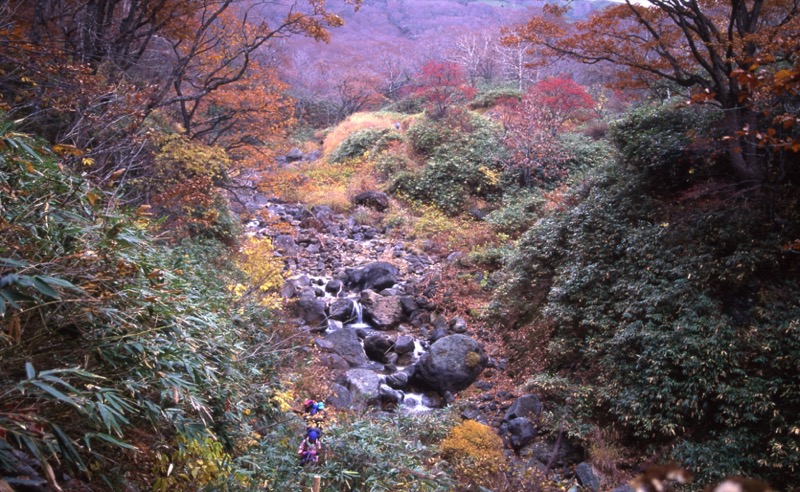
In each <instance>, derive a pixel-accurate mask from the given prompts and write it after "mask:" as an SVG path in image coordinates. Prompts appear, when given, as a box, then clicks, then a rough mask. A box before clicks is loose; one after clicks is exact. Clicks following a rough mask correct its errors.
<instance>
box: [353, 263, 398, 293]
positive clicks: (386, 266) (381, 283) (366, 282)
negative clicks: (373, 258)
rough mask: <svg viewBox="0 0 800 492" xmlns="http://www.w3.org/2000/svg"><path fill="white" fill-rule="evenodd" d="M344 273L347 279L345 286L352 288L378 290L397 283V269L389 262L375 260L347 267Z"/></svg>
mask: <svg viewBox="0 0 800 492" xmlns="http://www.w3.org/2000/svg"><path fill="white" fill-rule="evenodd" d="M346 273H347V281H346V282H345V285H346V286H347V288H349V289H353V290H364V289H371V290H374V291H377V292H379V291H381V290H383V289H388V288H389V287H391V286H393V285H394V284H396V283H397V275H398V274H399V270H398V269H397V267H396V266H394V265H392V264H390V263H386V262H384V261H377V262H375V263H370V264H368V265H365V266H363V267H361V268H352V269H347V270H346Z"/></svg>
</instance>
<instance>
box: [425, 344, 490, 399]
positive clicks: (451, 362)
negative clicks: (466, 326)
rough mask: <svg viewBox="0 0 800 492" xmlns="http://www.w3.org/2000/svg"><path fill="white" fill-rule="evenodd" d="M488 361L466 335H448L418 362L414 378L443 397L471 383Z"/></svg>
mask: <svg viewBox="0 0 800 492" xmlns="http://www.w3.org/2000/svg"><path fill="white" fill-rule="evenodd" d="M487 361H488V359H487V357H486V354H484V352H483V349H482V348H481V347H480V346H479V345H478V342H476V341H475V340H473V339H472V338H470V337H468V336H466V335H450V336H446V337H444V338H442V339H440V340H438V341H436V342H435V343H434V344H433V345H431V347H430V350H428V352H426V353H425V354H424V355H423V356H422V357H421V358H420V360H419V361H418V362H417V364H416V365H417V372H416V375H415V378H416V379H417V380H419V381H420V382H422V383H423V384H425V385H427V386H429V387H431V388H432V389H435V390H436V391H438V392H439V393H440V394H443V393H444V392H446V391H452V392H456V391H461V390H463V389H465V388H467V387H468V386H469V385H470V384H472V383H473V382H474V381H475V379H477V377H478V376H479V375H480V373H481V371H483V370H484V368H486V362H487Z"/></svg>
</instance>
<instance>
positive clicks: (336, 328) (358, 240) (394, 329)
mask: <svg viewBox="0 0 800 492" xmlns="http://www.w3.org/2000/svg"><path fill="white" fill-rule="evenodd" d="M388 202H389V200H388V198H387V197H385V195H382V194H381V193H378V192H370V193H369V194H367V195H364V196H361V198H360V202H358V201H357V203H356V204H357V205H358V206H361V207H372V208H374V209H376V210H378V211H382V210H384V209H385V207H386V206H388V205H387V204H388ZM256 206H257V207H258V208H262V209H263V211H264V212H263V213H262V214H261V215H262V217H263V216H264V214H266V219H265V220H253V221H250V222H249V223H248V224H247V228H248V233H249V234H252V235H256V236H263V237H270V238H271V239H272V241H273V245H274V247H275V249H276V254H278V255H280V256H281V257H282V258H283V259H284V261H285V264H286V268H287V270H288V271H290V272H292V277H291V278H290V279H289V280H288V281H287V282H286V283H285V285H284V286H283V288H282V290H281V295H282V296H283V297H284V298H285V299H287V300H288V301H290V304H291V305H292V306H293V308H292V310H291V311H290V312H291V313H292V315H293V316H295V319H294V320H293V323H294V324H295V325H296V326H297V329H298V330H300V331H303V332H307V333H308V334H309V336H311V337H313V340H314V342H315V345H316V346H317V347H318V349H319V354H318V358H319V363H320V364H322V365H324V366H325V367H327V368H328V369H329V370H330V371H331V373H332V374H333V383H332V384H331V385H330V388H329V389H330V394H329V396H328V398H327V400H326V401H327V403H329V404H330V405H332V406H333V407H338V408H360V407H363V406H376V407H380V408H382V409H383V410H389V411H397V412H416V411H430V410H431V409H435V408H440V407H443V406H445V405H447V404H450V403H453V402H457V403H458V405H459V407H460V408H461V409H462V410H461V411H462V415H463V416H464V417H465V418H470V419H474V420H478V421H481V422H484V423H486V424H488V425H492V426H494V427H496V428H497V430H498V432H499V433H500V435H501V436H503V438H504V439H505V441H506V443H507V446H508V455H509V458H511V459H512V462H513V463H514V469H515V470H516V471H517V472H519V473H525V472H526V470H527V471H530V470H531V469H533V470H539V471H544V470H546V469H547V470H550V474H551V476H552V474H553V473H555V474H556V476H561V477H575V479H576V480H577V482H579V483H581V484H583V485H584V486H585V487H587V488H588V489H589V490H598V489H597V488H595V487H599V483H600V482H599V480H598V478H597V474H596V472H595V470H593V469H592V468H591V466H590V465H589V464H588V463H585V462H584V461H583V460H584V451H583V449H581V448H580V447H579V446H576V445H574V444H572V443H571V442H570V440H569V439H568V438H567V437H566V436H563V435H562V436H550V435H547V436H541V435H539V424H540V419H541V415H542V411H543V403H542V402H541V401H540V399H539V398H538V396H536V395H532V394H530V395H519V394H515V392H514V390H513V388H514V387H515V386H516V384H515V382H513V381H511V378H510V377H509V374H507V373H506V369H507V368H506V366H507V363H506V360H505V359H503V358H502V353H501V352H497V351H496V350H495V351H494V352H492V351H487V349H486V348H485V346H486V345H492V346H493V347H494V345H495V344H492V343H489V342H495V341H496V340H495V337H494V335H493V334H492V333H491V331H490V330H487V329H485V328H484V327H473V326H470V323H469V320H468V319H467V318H466V317H464V316H458V315H456V316H450V317H448V316H445V315H443V314H442V313H444V312H445V311H446V310H444V309H442V308H441V306H438V305H437V303H436V299H437V295H436V294H437V289H438V288H439V283H440V280H441V275H442V274H443V271H444V270H445V267H446V265H448V263H449V262H452V261H455V260H456V258H457V257H458V255H455V254H453V255H449V254H448V255H437V254H434V253H425V252H422V253H421V252H419V251H417V250H412V249H410V248H409V247H407V246H406V243H405V242H404V241H402V240H398V239H396V238H393V237H392V236H391V235H390V234H387V233H388V232H390V231H388V230H387V229H379V228H376V227H373V226H370V225H364V224H359V223H358V222H357V221H356V219H355V218H354V217H355V216H356V215H355V214H353V215H349V216H348V215H343V214H338V213H335V212H334V211H333V210H331V209H330V208H329V207H325V206H315V207H306V206H304V205H302V204H289V203H283V202H281V201H280V200H276V199H262V200H260V202H259V203H258V205H256ZM251 209H252V206H251ZM276 223H281V224H282V225H283V227H274V225H275V224H276ZM287 225H288V226H290V229H289V230H290V231H291V232H290V233H286V232H277V231H286V230H287V227H286V226H287ZM487 352H489V353H487ZM495 352H496V353H495Z"/></svg>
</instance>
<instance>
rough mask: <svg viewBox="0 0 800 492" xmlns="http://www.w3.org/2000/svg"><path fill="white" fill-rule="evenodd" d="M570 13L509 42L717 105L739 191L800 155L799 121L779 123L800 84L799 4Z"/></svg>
mask: <svg viewBox="0 0 800 492" xmlns="http://www.w3.org/2000/svg"><path fill="white" fill-rule="evenodd" d="M566 11H567V9H566V8H563V7H554V6H551V7H548V8H546V9H545V10H544V13H543V14H542V15H540V16H535V17H533V18H532V19H530V21H529V22H528V23H527V24H525V25H522V26H519V27H518V28H517V29H516V33H515V34H516V35H515V36H513V37H512V39H513V38H516V40H518V41H524V42H528V43H531V44H532V45H533V46H534V48H535V49H536V50H539V51H540V52H541V53H544V54H551V55H558V56H568V57H571V58H573V59H576V60H579V61H582V62H585V63H598V62H610V63H613V64H615V65H617V66H618V67H621V68H622V69H623V71H622V76H623V77H622V79H623V80H626V81H628V82H630V81H632V80H637V81H644V82H647V81H653V80H667V81H671V82H672V83H675V84H677V85H679V86H682V87H685V88H688V89H689V90H690V91H691V93H692V99H693V101H695V102H704V103H711V104H716V105H717V106H719V107H720V108H721V109H722V110H723V112H724V126H725V129H726V131H727V137H726V140H727V143H728V151H729V155H730V161H731V164H732V169H733V171H734V173H735V175H736V176H737V177H738V178H739V179H740V180H741V181H743V182H749V183H753V184H759V183H762V182H764V180H766V179H767V178H768V177H769V171H770V169H769V163H770V162H772V160H771V159H769V158H768V157H769V154H771V153H772V152H773V151H774V150H776V149H778V148H779V149H780V150H790V151H791V150H795V149H800V145H799V144H798V140H797V137H796V132H794V133H793V131H792V130H793V127H794V125H796V123H797V122H796V119H794V118H789V119H787V118H785V116H786V114H787V113H788V112H787V111H786V109H785V108H784V107H783V103H785V102H786V97H796V96H797V88H798V82H799V80H798V65H797V63H798V59H797V54H798V48H799V47H800V44H798V42H797V39H798V38H797V36H798V29H800V21H798V17H797V14H798V3H797V1H796V0H774V1H766V0H725V1H720V0H650V1H649V2H646V3H644V4H638V3H633V2H631V1H630V0H626V1H625V3H622V4H615V5H612V6H610V7H607V8H605V9H603V10H602V11H599V12H598V13H596V14H593V15H592V16H590V17H589V18H588V19H587V20H585V21H581V22H575V23H573V24H568V23H567V22H566V21H565V18H564V16H565V14H566ZM779 92H782V95H783V96H785V97H784V98H783V99H782V100H781V101H778V100H777V99H776V100H773V104H770V105H769V107H765V105H764V103H765V102H766V101H765V98H764V97H763V94H764V93H769V94H772V95H775V94H777V93H779ZM789 120H791V121H789ZM776 122H779V124H776ZM770 128H771V129H772V130H770ZM778 132H783V134H784V135H785V138H783V139H781V138H779V135H778ZM770 136H771V137H772V140H769V139H768V138H767V137H770Z"/></svg>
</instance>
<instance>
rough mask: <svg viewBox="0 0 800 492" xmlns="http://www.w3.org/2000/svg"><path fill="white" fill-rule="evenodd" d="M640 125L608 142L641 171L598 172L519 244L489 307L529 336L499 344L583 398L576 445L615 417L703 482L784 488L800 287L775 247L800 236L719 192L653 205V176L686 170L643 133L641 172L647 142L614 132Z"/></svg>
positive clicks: (795, 456) (793, 455) (790, 469)
mask: <svg viewBox="0 0 800 492" xmlns="http://www.w3.org/2000/svg"><path fill="white" fill-rule="evenodd" d="M637 121H641V115H640V114H639V113H637V114H635V115H634V116H633V117H632V122H623V123H622V124H619V125H617V129H616V130H615V131H616V136H615V139H616V141H617V142H618V143H619V145H620V148H621V151H622V153H623V154H624V155H626V156H628V157H631V156H636V155H638V156H639V157H638V158H637V160H636V162H634V163H633V165H630V166H625V167H624V169H615V168H614V167H605V168H603V169H602V171H601V172H597V173H596V174H595V175H594V176H593V177H591V178H590V179H589V180H588V181H587V182H586V183H584V184H582V185H580V186H579V187H578V188H576V190H575V191H573V198H572V199H573V200H575V201H576V202H579V203H578V204H577V205H576V206H574V207H572V208H569V209H565V210H562V211H559V212H557V213H554V214H552V215H550V216H548V217H547V218H544V219H543V220H541V221H539V222H538V223H536V224H535V225H534V226H533V227H532V228H531V229H530V230H529V231H528V232H527V233H526V234H524V235H523V237H522V238H521V240H520V242H519V244H518V247H517V249H516V251H515V253H514V254H513V255H512V256H511V257H510V258H509V259H508V266H507V268H506V272H505V273H506V277H505V281H504V282H502V283H501V285H500V287H499V289H498V292H497V294H496V299H497V302H496V303H495V305H494V309H495V310H496V312H497V313H498V314H501V315H502V316H503V318H505V319H512V320H516V323H515V325H514V327H513V328H512V330H517V331H521V332H523V333H526V332H527V335H523V336H516V333H515V332H513V331H512V332H510V333H509V336H510V337H512V338H514V339H515V340H526V343H528V344H529V345H524V346H520V347H519V348H520V349H521V350H522V351H523V353H524V352H525V351H526V350H529V351H531V352H535V351H536V350H537V348H538V347H540V346H542V345H543V344H544V346H545V347H546V349H545V353H546V366H547V369H549V371H551V372H553V373H556V374H558V375H560V376H561V377H566V378H567V379H568V380H570V381H571V382H572V383H573V384H574V385H575V388H578V387H579V386H580V388H581V389H580V390H577V389H576V390H575V391H573V392H571V393H570V398H569V401H571V403H570V407H571V408H572V411H573V413H574V411H575V410H576V409H579V413H580V415H578V416H577V420H575V419H573V420H572V422H573V423H574V425H575V426H576V427H575V428H574V429H573V430H574V431H575V432H576V433H578V434H581V433H582V432H585V430H584V431H581V429H580V428H579V427H580V423H579V422H581V421H582V422H583V423H587V422H589V421H592V420H594V421H601V422H606V423H608V419H609V418H611V419H612V420H613V422H614V425H615V426H617V427H618V428H619V429H621V430H623V431H625V432H627V433H628V435H629V436H630V437H632V438H634V439H636V440H638V442H640V443H642V445H644V446H652V447H653V449H670V452H671V455H672V458H674V459H676V460H679V461H681V462H682V463H684V464H686V465H687V466H689V467H690V468H694V469H696V471H698V472H700V474H701V480H709V479H711V478H719V477H720V476H723V475H726V474H734V473H745V474H749V475H755V476H762V477H766V478H768V479H769V480H771V481H772V483H773V485H777V486H781V485H789V484H790V483H791V477H792V476H794V475H796V473H797V463H798V460H800V437H799V436H798V428H797V427H796V424H794V422H797V421H798V420H799V419H800V414H798V411H797V409H798V408H800V393H798V392H797V391H796V388H797V385H796V383H793V382H790V381H789V380H788V379H787V375H788V374H793V373H795V372H796V366H797V361H798V360H800V324H798V321H797V320H798V319H800V301H798V299H800V285H798V284H797V282H796V280H795V279H794V278H793V277H792V275H791V274H790V273H788V272H791V271H793V269H794V270H796V268H797V261H798V260H797V258H796V255H795V256H792V255H790V254H789V253H787V252H782V250H781V245H783V244H787V243H788V242H789V241H790V240H791V239H792V238H795V237H797V235H798V233H799V232H800V231H798V230H796V228H793V226H789V224H786V223H783V224H782V223H776V222H774V221H772V220H769V216H768V215H766V214H765V212H764V209H763V208H760V207H757V206H755V205H753V204H751V201H750V200H749V197H747V196H738V195H736V194H733V193H731V192H730V190H729V189H728V188H726V187H724V186H717V185H715V184H714V183H713V182H706V183H704V184H703V185H702V186H700V185H698V188H697V189H696V190H695V192H694V193H692V194H688V195H683V196H682V198H681V199H680V201H676V202H666V201H659V200H656V199H655V198H653V197H652V196H651V194H652V191H653V184H654V174H653V173H654V172H655V171H654V169H655V168H656V167H658V166H660V163H661V162H662V159H672V161H671V162H675V159H681V158H682V157H681V156H683V155H684V152H683V150H682V149H683V145H684V143H682V142H685V141H683V140H680V139H679V138H678V137H677V136H676V135H677V134H676V135H673V136H664V135H663V134H662V135H661V137H657V136H655V135H650V138H651V139H652V140H654V141H656V143H658V141H659V140H658V139H659V138H662V140H660V142H661V143H662V144H663V145H655V146H654V148H655V149H661V150H662V152H661V154H658V156H657V157H654V158H651V157H649V155H648V154H647V151H646V150H645V145H644V142H645V141H646V139H645V137H643V136H642V135H641V134H638V133H636V132H632V133H628V130H626V131H624V132H623V131H621V129H622V128H625V129H630V128H641V126H639V124H638V123H635V122H637ZM669 121H672V122H673V123H674V124H676V125H677V120H669ZM631 125H634V126H633V127H632V126H631ZM653 125H654V126H655V123H653ZM663 138H667V141H666V142H668V145H667V144H665V143H664V142H665V141H664V140H663ZM637 142H640V143H637ZM661 171H664V172H667V171H668V170H667V168H666V167H662V168H661V170H659V171H658V172H656V174H657V175H660V173H661ZM669 172H672V171H669ZM674 182H675V181H674V180H673V183H674ZM715 186H717V187H715ZM722 196H724V197H725V198H724V199H722ZM664 198H665V197H664V196H662V199H664ZM578 383H580V385H579V384H578ZM578 400H580V401H578ZM565 404H566V401H565ZM573 417H574V415H573ZM588 428H589V427H586V429H588ZM584 435H585V434H584ZM662 446H663V448H662ZM712 463H713V466H708V465H709V464H712Z"/></svg>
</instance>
